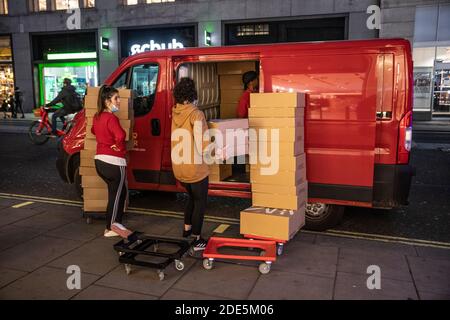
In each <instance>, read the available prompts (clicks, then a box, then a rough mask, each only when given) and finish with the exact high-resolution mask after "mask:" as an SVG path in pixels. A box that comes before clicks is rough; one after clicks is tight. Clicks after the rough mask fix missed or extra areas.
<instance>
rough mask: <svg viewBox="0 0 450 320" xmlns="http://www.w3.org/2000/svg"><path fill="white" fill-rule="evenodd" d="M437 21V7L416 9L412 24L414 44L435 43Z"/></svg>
mask: <svg viewBox="0 0 450 320" xmlns="http://www.w3.org/2000/svg"><path fill="white" fill-rule="evenodd" d="M437 19H438V7H437V6H426V7H417V8H416V18H415V22H414V42H426V41H436V26H437Z"/></svg>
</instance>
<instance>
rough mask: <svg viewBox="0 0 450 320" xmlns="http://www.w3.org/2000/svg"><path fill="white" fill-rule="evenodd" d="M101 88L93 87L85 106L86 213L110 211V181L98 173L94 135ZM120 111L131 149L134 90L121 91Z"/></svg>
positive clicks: (83, 166)
mask: <svg viewBox="0 0 450 320" xmlns="http://www.w3.org/2000/svg"><path fill="white" fill-rule="evenodd" d="M99 91H100V88H98V87H90V88H89V89H88V92H87V95H86V97H85V102H84V108H85V114H86V123H87V124H86V137H85V140H84V149H83V150H81V152H80V175H81V184H82V187H83V200H84V211H85V212H106V207H107V205H108V188H107V185H106V183H105V182H104V181H103V180H102V179H101V178H100V177H99V176H98V175H97V171H96V170H95V161H94V157H95V153H96V149H97V141H96V138H95V135H93V134H92V132H91V129H92V124H93V120H94V116H95V114H96V113H97V102H98V95H99ZM119 96H120V106H119V109H120V110H119V111H118V112H116V113H114V114H115V115H116V116H117V117H118V118H119V120H120V125H121V126H122V128H123V129H124V130H125V132H126V143H127V150H131V149H132V148H133V122H134V112H133V101H132V97H131V90H122V89H120V90H119Z"/></svg>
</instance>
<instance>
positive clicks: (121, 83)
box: [112, 71, 128, 89]
mask: <svg viewBox="0 0 450 320" xmlns="http://www.w3.org/2000/svg"><path fill="white" fill-rule="evenodd" d="M127 76H128V71H125V72H124V73H122V75H121V76H120V77H119V79H117V80H116V82H114V84H113V85H112V86H113V87H114V88H116V89H119V88H122V89H126V88H127Z"/></svg>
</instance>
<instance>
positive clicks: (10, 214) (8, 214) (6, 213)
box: [0, 207, 46, 227]
mask: <svg viewBox="0 0 450 320" xmlns="http://www.w3.org/2000/svg"><path fill="white" fill-rule="evenodd" d="M45 210H46V209H45V208H36V209H29V208H19V209H14V208H11V207H8V208H4V209H1V210H0V227H1V226H6V225H9V224H13V223H15V222H18V221H20V220H24V219H27V218H30V217H32V216H35V215H39V214H41V213H43V212H45Z"/></svg>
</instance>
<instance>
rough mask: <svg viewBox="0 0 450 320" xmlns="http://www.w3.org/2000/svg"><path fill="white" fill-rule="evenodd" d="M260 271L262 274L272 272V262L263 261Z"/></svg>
mask: <svg viewBox="0 0 450 320" xmlns="http://www.w3.org/2000/svg"><path fill="white" fill-rule="evenodd" d="M259 272H261V274H268V273H269V272H270V264H268V263H264V262H263V263H261V264H260V265H259Z"/></svg>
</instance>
